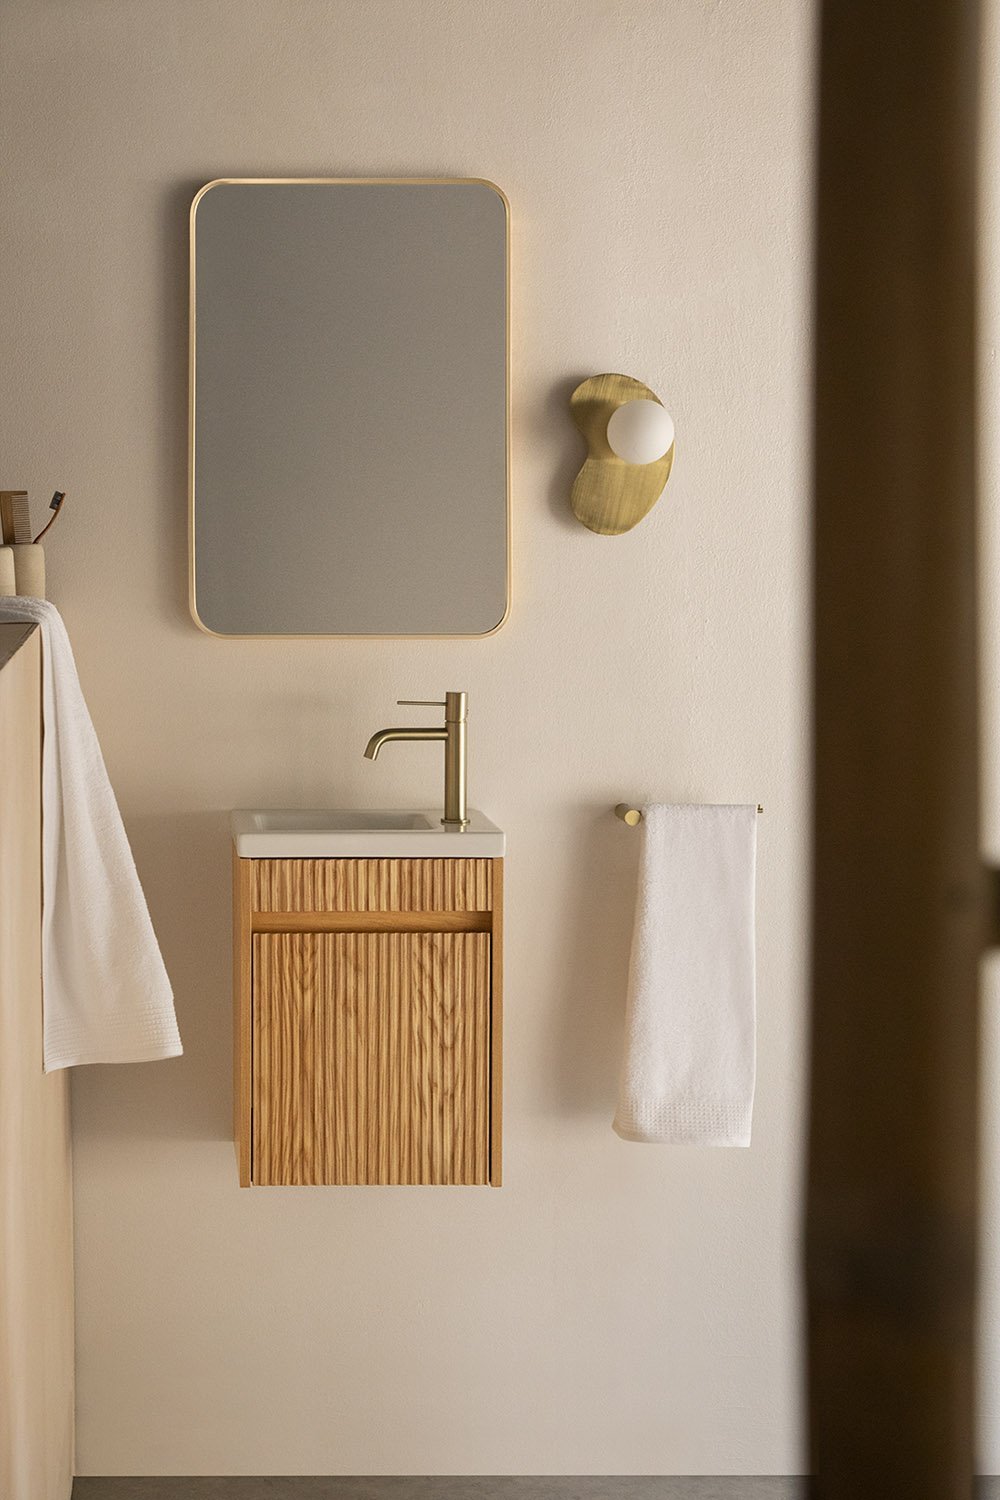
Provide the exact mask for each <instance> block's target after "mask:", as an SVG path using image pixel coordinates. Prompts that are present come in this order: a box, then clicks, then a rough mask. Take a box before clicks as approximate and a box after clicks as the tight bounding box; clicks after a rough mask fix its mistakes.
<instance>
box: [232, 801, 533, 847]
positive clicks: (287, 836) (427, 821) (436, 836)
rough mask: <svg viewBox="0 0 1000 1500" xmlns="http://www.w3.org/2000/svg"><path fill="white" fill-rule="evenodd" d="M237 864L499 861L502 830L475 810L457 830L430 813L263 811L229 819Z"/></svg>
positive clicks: (239, 813) (437, 813)
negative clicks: (269, 861)
mask: <svg viewBox="0 0 1000 1500" xmlns="http://www.w3.org/2000/svg"><path fill="white" fill-rule="evenodd" d="M232 829H233V840H234V842H235V844H236V853H237V854H238V855H239V857H240V858H241V859H337V858H340V859H407V858H412V859H449V858H458V859H502V858H503V855H504V846H505V838H504V835H503V833H502V831H501V830H500V829H499V828H498V827H497V826H496V824H495V823H491V822H490V820H489V818H487V817H484V815H483V814H482V813H481V812H477V811H476V809H475V808H469V810H468V822H467V823H466V824H465V825H464V827H461V828H454V827H445V826H444V824H442V822H441V814H440V811H434V810H433V809H430V810H427V809H422V808H421V809H416V810H410V809H400V810H396V809H388V810H387V809H383V808H376V809H371V810H369V809H366V808H353V807H352V808H322V809H315V810H310V809H300V808H265V809H249V808H248V809H242V810H240V811H237V812H234V813H233V814H232Z"/></svg>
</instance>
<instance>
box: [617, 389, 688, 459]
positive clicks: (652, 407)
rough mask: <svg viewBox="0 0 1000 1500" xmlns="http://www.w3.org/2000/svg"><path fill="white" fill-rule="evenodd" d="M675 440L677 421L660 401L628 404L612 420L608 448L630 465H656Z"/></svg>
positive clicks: (627, 402)
mask: <svg viewBox="0 0 1000 1500" xmlns="http://www.w3.org/2000/svg"><path fill="white" fill-rule="evenodd" d="M673 440H674V423H673V419H672V417H671V415H670V413H669V412H668V411H666V410H665V409H664V407H662V406H661V405H660V403H659V401H649V400H647V399H646V398H645V397H644V398H642V399H640V400H638V401H626V402H625V403H624V404H623V405H622V406H619V407H618V408H617V409H616V410H615V411H613V412H612V413H611V416H610V418H609V420H608V446H609V448H610V449H611V451H612V453H617V455H618V457H619V458H623V459H624V460H625V462H626V463H627V464H654V463H655V462H656V460H657V459H658V458H662V457H663V455H664V454H665V453H666V452H667V451H668V449H669V447H670V445H671V443H672V442H673Z"/></svg>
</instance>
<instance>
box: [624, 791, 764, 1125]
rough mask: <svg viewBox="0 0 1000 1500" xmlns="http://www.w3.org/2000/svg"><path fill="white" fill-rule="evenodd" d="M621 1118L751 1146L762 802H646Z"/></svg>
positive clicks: (627, 1123)
mask: <svg viewBox="0 0 1000 1500" xmlns="http://www.w3.org/2000/svg"><path fill="white" fill-rule="evenodd" d="M642 828H643V849H642V868H641V872H640V877H639V891H638V897H637V901H636V914H635V930H634V934H633V939H632V957H631V962H630V964H629V988H628V1003H627V1011H626V1036H625V1056H624V1062H623V1066H622V1075H621V1087H620V1093H619V1101H618V1110H617V1113H616V1115H615V1119H614V1129H615V1131H616V1132H617V1133H618V1135H620V1136H622V1137H623V1138H624V1139H625V1140H628V1141H654V1142H672V1143H675V1144H678V1145H681V1144H686V1145H700V1146H749V1144H750V1121H751V1115H752V1112H753V1095H754V1075H755V1065H756V1055H755V1054H756V1040H755V1007H756V999H755V972H754V970H755V958H754V884H755V877H756V859H757V809H756V806H752V807H751V806H748V807H667V806H654V807H646V808H644V809H643V821H642Z"/></svg>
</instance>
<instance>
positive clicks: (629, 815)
mask: <svg viewBox="0 0 1000 1500" xmlns="http://www.w3.org/2000/svg"><path fill="white" fill-rule="evenodd" d="M757 811H758V813H762V812H763V811H764V809H763V807H762V805H761V804H760V803H759V802H758V803H757ZM615 817H616V818H621V820H622V822H623V823H627V824H628V826H629V827H630V828H635V827H636V826H637V824H639V823H641V822H642V808H641V807H630V806H629V805H628V803H627V802H619V803H617V805H616V806H615ZM997 878H998V883H1000V872H998V876H997ZM994 907H995V909H996V910H997V921H998V925H1000V906H997V905H996V903H994Z"/></svg>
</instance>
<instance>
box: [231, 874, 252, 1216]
mask: <svg viewBox="0 0 1000 1500" xmlns="http://www.w3.org/2000/svg"><path fill="white" fill-rule="evenodd" d="M252 881H253V861H252V860H249V859H240V857H239V856H238V854H237V853H236V847H235V845H234V846H233V1140H234V1142H235V1143H236V1164H237V1166H238V1168H239V1174H240V1187H249V1186H250V1181H251V1161H250V1152H251V1088H252V1072H253V1050H252V1049H253V1029H252V1025H251V1007H252V998H253V997H252V975H251V967H250V963H251V947H250V920H251V888H252Z"/></svg>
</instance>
